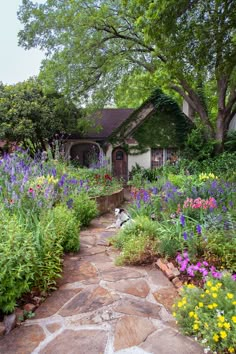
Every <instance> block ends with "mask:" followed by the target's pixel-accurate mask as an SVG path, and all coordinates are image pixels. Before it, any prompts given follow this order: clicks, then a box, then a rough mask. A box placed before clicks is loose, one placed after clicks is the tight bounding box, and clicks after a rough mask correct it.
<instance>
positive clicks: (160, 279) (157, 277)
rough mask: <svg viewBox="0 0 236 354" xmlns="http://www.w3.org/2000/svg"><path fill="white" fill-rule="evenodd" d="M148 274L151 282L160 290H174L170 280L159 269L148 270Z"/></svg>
mask: <svg viewBox="0 0 236 354" xmlns="http://www.w3.org/2000/svg"><path fill="white" fill-rule="evenodd" d="M147 274H148V276H149V279H150V280H151V282H152V283H153V284H154V285H155V286H156V287H158V288H168V287H170V288H172V287H173V285H172V283H171V282H170V280H169V279H168V278H167V277H166V276H165V275H164V274H163V273H162V271H160V270H159V269H157V268H153V269H150V270H147Z"/></svg>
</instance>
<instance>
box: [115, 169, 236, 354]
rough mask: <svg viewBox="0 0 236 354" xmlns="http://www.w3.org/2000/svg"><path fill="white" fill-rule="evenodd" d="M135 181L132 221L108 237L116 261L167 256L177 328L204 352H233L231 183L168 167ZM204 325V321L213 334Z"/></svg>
mask: <svg viewBox="0 0 236 354" xmlns="http://www.w3.org/2000/svg"><path fill="white" fill-rule="evenodd" d="M228 175H229V173H228ZM232 176H233V172H232ZM232 176H231V177H232ZM136 180H137V181H138V185H137V186H134V187H136V188H132V189H131V191H132V195H133V203H132V205H131V206H130V208H129V213H130V214H131V216H132V218H133V219H134V223H132V225H131V226H130V227H127V228H125V229H124V230H121V231H120V232H119V234H118V237H116V239H115V240H114V244H115V246H116V247H117V248H119V249H120V250H121V254H120V256H119V257H118V259H117V262H118V263H119V264H134V263H135V264H140V263H144V262H145V263H146V262H148V260H149V261H153V260H155V259H156V258H158V257H164V258H165V259H167V260H170V261H172V262H173V263H174V265H176V266H177V267H178V269H179V271H180V275H179V278H180V280H181V281H182V282H184V283H185V286H184V287H183V291H182V293H181V296H182V300H180V302H178V304H179V305H178V304H177V305H176V306H177V307H176V311H175V312H176V317H177V319H178V322H179V324H180V327H181V329H182V330H183V332H184V333H187V334H190V335H193V336H194V337H195V338H196V339H197V340H199V341H200V342H201V343H202V344H203V346H204V348H205V352H206V353H207V352H208V351H210V350H211V351H213V352H214V351H216V352H217V353H218V354H219V353H234V352H235V347H236V337H235V334H234V333H236V329H235V322H234V321H235V316H234V315H233V311H234V313H235V310H236V308H235V304H236V302H235V300H236V299H235V294H236V290H235V286H236V281H235V280H236V258H235V249H236V210H235V204H236V183H235V182H234V181H231V182H229V181H227V180H225V178H224V175H222V176H221V175H216V174H214V173H201V174H195V175H184V174H181V175H174V173H173V172H172V173H171V174H169V175H162V176H159V177H157V178H156V179H155V181H154V182H152V183H150V182H147V181H144V180H141V179H140V178H136V179H135V178H134V181H136ZM140 185H142V186H143V187H142V188H140ZM208 281H210V282H212V284H213V285H212V287H213V289H211V292H210V295H209V296H208V295H207V296H206V295H205V293H206V294H208V291H210V290H209V289H207V288H206V284H207V282H208ZM217 282H218V283H217ZM215 284H222V285H221V289H222V290H221V291H222V292H221V291H218V292H216V291H214V288H215V287H216V285H215ZM192 287H193V288H192ZM189 289H190V290H189ZM191 289H195V290H191ZM200 295H201V296H200ZM199 296H200V299H199ZM218 297H219V301H218V300H217V301H218V302H217V301H216V299H218ZM229 297H230V298H229ZM201 298H204V299H203V300H201ZM228 300H231V303H230V304H229V303H228V302H227V301H228ZM188 303H191V309H190V307H188ZM213 304H214V305H213ZM194 309H195V310H196V311H197V312H198V313H199V314H198V318H197V317H196V316H197V315H196V314H195V322H194V321H193V319H194V318H193V319H192V317H191V316H190V317H189V318H188V311H189V312H190V313H191V314H192V312H191V311H193V310H194ZM185 310H186V311H185ZM204 310H206V311H205V312H204ZM196 311H195V312H196ZM222 311H224V314H223V315H222ZM200 314H201V317H202V318H203V317H204V315H205V319H204V322H203V320H202V319H201V318H200ZM221 315H222V316H224V317H225V321H224V322H223V327H221V321H218V323H219V325H218V324H216V325H215V323H217V320H218V317H219V316H221ZM212 323H214V326H213V325H212ZM204 326H205V327H204ZM207 326H209V328H210V326H212V328H213V329H214V333H213V330H212V331H208V327H207Z"/></svg>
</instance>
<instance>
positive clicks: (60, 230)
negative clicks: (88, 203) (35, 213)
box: [42, 204, 80, 252]
mask: <svg viewBox="0 0 236 354" xmlns="http://www.w3.org/2000/svg"><path fill="white" fill-rule="evenodd" d="M50 220H52V224H51V227H52V228H53V229H54V233H55V234H56V235H57V237H58V238H59V239H61V242H62V247H63V250H64V251H65V252H77V251H78V250H79V246H80V244H79V231H80V222H79V220H78V219H77V217H76V215H75V212H74V210H73V209H68V207H67V206H65V205H62V204H59V205H57V206H55V207H54V208H53V209H52V210H49V211H48V212H47V214H46V216H45V217H44V220H43V221H42V222H43V223H45V224H49V223H50Z"/></svg>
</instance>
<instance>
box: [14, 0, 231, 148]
mask: <svg viewBox="0 0 236 354" xmlns="http://www.w3.org/2000/svg"><path fill="white" fill-rule="evenodd" d="M19 18H20V20H21V22H22V23H23V24H24V30H22V31H21V32H20V34H19V38H20V43H21V45H23V46H24V47H25V48H31V47H36V46H39V47H41V48H43V49H44V50H47V54H48V59H47V60H46V61H44V64H43V71H42V76H43V77H44V79H45V78H46V82H47V83H48V84H50V85H51V83H52V82H53V84H54V85H55V87H59V88H61V89H64V91H66V92H70V93H73V95H75V96H79V95H81V94H83V97H84V98H85V100H86V99H87V100H90V101H91V100H93V102H95V101H98V102H100V103H105V102H107V101H109V100H111V99H112V98H114V96H115V93H116V90H117V88H118V87H119V85H120V84H123V85H124V83H125V82H126V83H127V80H128V78H130V76H131V75H134V76H135V77H136V78H137V77H142V76H143V77H145V78H148V76H151V77H152V79H153V80H152V81H153V82H154V83H155V85H156V84H158V85H159V86H161V87H162V88H164V89H167V88H168V89H172V90H174V91H175V92H177V93H178V94H179V95H180V96H181V97H182V98H183V99H184V100H186V101H187V102H188V104H189V105H190V106H191V107H192V108H193V110H194V111H195V112H196V113H197V114H196V115H195V116H194V117H190V119H192V120H194V121H195V123H196V120H199V119H200V122H201V124H202V126H203V127H204V129H205V133H206V135H207V136H208V137H210V138H211V139H215V140H216V141H217V144H218V150H221V149H222V147H223V142H224V139H225V137H226V133H227V130H228V127H229V123H230V121H231V120H232V118H233V117H234V115H235V113H236V61H235V56H236V2H235V1H234V0H208V1H205V0H178V1H177V0H129V1H128V0H106V1H105V0H77V1H74V0H64V1H59V0H48V1H47V2H46V3H45V4H43V5H42V4H41V5H36V4H34V3H33V2H32V1H30V0H23V5H22V7H21V8H20V10H19ZM126 88H127V87H126ZM152 89H154V87H153V88H152ZM118 96H119V95H118ZM81 97H82V96H81ZM145 98H146V97H145Z"/></svg>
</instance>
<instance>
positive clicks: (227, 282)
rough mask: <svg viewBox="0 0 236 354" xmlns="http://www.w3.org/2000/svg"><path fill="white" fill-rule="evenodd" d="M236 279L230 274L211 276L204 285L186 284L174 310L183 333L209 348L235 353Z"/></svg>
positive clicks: (210, 349) (209, 349)
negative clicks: (218, 277)
mask: <svg viewBox="0 0 236 354" xmlns="http://www.w3.org/2000/svg"><path fill="white" fill-rule="evenodd" d="M235 294H236V282H235V281H233V280H232V279H231V277H230V275H229V274H227V273H226V274H224V275H223V277H222V278H221V279H220V280H216V279H213V278H209V279H208V281H207V282H206V283H205V285H204V288H203V289H201V288H198V287H194V286H191V285H189V286H185V287H184V288H183V290H182V292H181V299H180V301H178V302H177V303H176V305H175V308H176V312H175V313H174V315H175V317H176V319H177V321H178V324H179V326H180V328H181V330H182V332H183V333H184V334H187V335H192V336H194V337H197V339H198V341H199V342H200V343H201V344H202V345H203V346H204V347H205V348H208V351H212V352H214V351H216V352H217V353H219V354H223V353H234V349H235V347H236V316H235Z"/></svg>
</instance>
